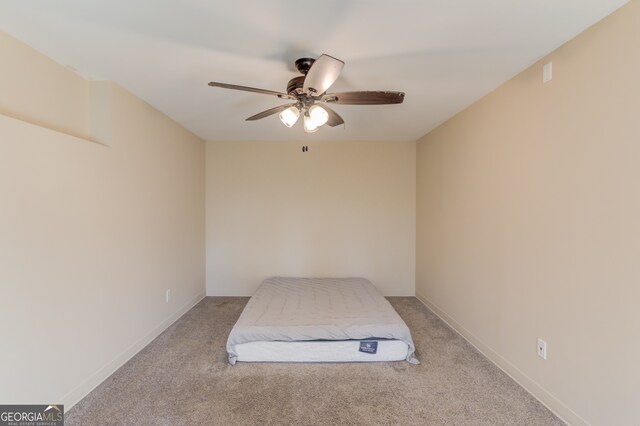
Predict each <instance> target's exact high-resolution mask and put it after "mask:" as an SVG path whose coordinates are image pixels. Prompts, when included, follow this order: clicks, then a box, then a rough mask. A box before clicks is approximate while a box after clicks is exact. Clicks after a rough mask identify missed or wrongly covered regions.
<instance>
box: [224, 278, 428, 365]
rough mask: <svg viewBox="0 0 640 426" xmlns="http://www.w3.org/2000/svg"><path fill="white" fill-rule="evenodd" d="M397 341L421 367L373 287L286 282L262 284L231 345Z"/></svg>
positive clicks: (348, 281)
mask: <svg viewBox="0 0 640 426" xmlns="http://www.w3.org/2000/svg"><path fill="white" fill-rule="evenodd" d="M375 338H380V339H396V340H401V341H403V342H405V343H406V344H407V346H408V351H407V357H406V360H407V361H408V362H410V363H412V364H419V361H418V360H417V358H416V357H415V346H414V344H413V339H412V338H411V332H410V331H409V328H408V327H407V325H406V324H405V322H404V321H403V320H402V318H400V315H398V313H397V312H396V311H395V309H393V307H392V306H391V304H390V303H389V302H388V301H387V300H386V299H385V298H384V297H383V296H382V294H380V292H378V290H377V289H376V288H375V287H374V285H373V284H371V282H370V281H369V280H367V279H364V278H285V277H273V278H268V279H266V280H264V281H263V282H262V284H261V285H260V287H259V288H258V290H257V291H256V293H255V294H254V295H253V296H252V297H251V298H250V299H249V302H248V303H247V305H246V306H245V308H244V310H243V311H242V314H241V315H240V318H239V319H238V322H237V323H236V324H235V325H234V327H233V329H232V330H231V333H230V334H229V339H228V340H227V352H228V354H229V362H230V363H231V364H235V363H236V361H237V359H238V354H237V352H236V351H235V346H236V345H238V344H242V343H249V342H270V341H283V342H294V341H305V340H370V339H375Z"/></svg>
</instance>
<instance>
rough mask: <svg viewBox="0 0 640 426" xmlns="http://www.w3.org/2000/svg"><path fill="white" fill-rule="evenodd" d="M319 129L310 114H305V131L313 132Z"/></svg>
mask: <svg viewBox="0 0 640 426" xmlns="http://www.w3.org/2000/svg"><path fill="white" fill-rule="evenodd" d="M317 130H318V125H317V124H316V123H315V122H314V121H313V119H312V118H311V117H310V116H309V114H305V115H304V131H305V132H307V133H313V132H315V131H317Z"/></svg>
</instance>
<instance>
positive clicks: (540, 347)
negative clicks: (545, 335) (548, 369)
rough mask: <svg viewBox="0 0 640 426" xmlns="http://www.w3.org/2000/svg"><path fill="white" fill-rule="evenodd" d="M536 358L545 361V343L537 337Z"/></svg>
mask: <svg viewBox="0 0 640 426" xmlns="http://www.w3.org/2000/svg"><path fill="white" fill-rule="evenodd" d="M538 356H539V357H540V358H542V359H547V342H545V341H544V340H542V339H541V338H539V337H538Z"/></svg>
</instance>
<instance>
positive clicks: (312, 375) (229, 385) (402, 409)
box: [65, 297, 563, 425]
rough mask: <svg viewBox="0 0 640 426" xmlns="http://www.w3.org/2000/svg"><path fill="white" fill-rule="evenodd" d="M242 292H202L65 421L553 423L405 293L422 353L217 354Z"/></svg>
mask: <svg viewBox="0 0 640 426" xmlns="http://www.w3.org/2000/svg"><path fill="white" fill-rule="evenodd" d="M247 300H248V298H243V297H207V298H205V299H204V300H203V301H202V302H200V303H199V304H198V305H197V306H195V307H194V308H193V309H191V310H190V311H189V312H188V313H187V314H185V315H184V316H183V317H182V318H181V319H180V320H178V321H177V322H176V323H175V324H173V325H172V326H171V327H169V328H168V329H167V330H166V331H165V332H164V333H162V334H161V335H160V336H159V337H158V338H157V339H156V340H154V341H153V342H152V343H151V344H149V345H148V346H147V347H146V348H144V349H143V350H142V351H141V352H140V353H139V354H138V355H136V356H135V357H134V358H132V359H131V360H130V361H129V362H127V363H126V364H125V365H124V366H123V367H122V368H120V369H119V370H118V371H116V372H115V373H114V374H113V375H112V376H111V377H109V378H108V379H107V380H105V382H104V383H102V384H101V385H100V386H98V387H97V388H96V389H95V390H94V391H93V392H91V393H90V394H89V395H88V396H87V397H86V398H84V399H83V400H82V401H80V402H79V403H78V404H77V405H76V406H75V407H73V408H72V409H71V410H70V411H69V412H68V413H67V415H66V419H65V420H66V421H67V422H66V423H67V424H68V425H87V424H91V425H98V424H118V425H120V424H122V425H124V424H131V425H134V424H135V425H145V424H154V425H199V424H203V425H204V424H213V425H258V424H269V425H277V424H284V425H396V424H397V425H431V424H433V425H440V424H455V425H464V424H472V425H496V424H500V425H554V424H563V423H562V422H561V421H560V420H559V419H558V418H556V417H555V416H554V415H553V414H552V413H551V412H550V411H549V410H547V409H546V408H545V407H544V406H542V405H541V404H540V403H539V402H538V401H536V400H535V399H534V398H533V397H532V396H530V395H529V394H528V393H527V392H526V391H524V390H523V389H522V388H521V387H520V386H519V385H518V384H516V383H515V382H514V381H513V380H511V379H510V378H509V377H508V376H507V375H506V374H504V373H503V372H502V371H500V370H499V369H498V368H497V367H495V366H494V365H493V364H491V363H490V362H489V361H488V360H486V359H485V358H484V357H483V356H482V355H481V354H480V353H478V352H477V351H476V350H475V349H474V348H473V347H472V346H471V345H469V344H468V343H467V342H466V341H465V340H464V339H462V338H461V337H460V336H458V335H457V334H456V333H455V332H453V331H452V330H451V329H450V328H449V327H448V326H447V325H446V324H444V323H443V322H442V321H441V320H440V319H439V318H438V317H436V316H435V315H434V314H433V313H432V312H431V311H429V310H428V309H427V308H426V307H424V305H422V304H421V303H420V301H418V300H417V299H416V298H413V297H392V298H389V300H390V302H391V303H392V304H393V306H394V307H395V308H396V310H397V311H398V313H399V314H400V315H401V316H402V318H403V319H404V320H405V322H406V323H407V325H408V326H409V328H410V329H411V332H412V334H413V339H414V341H415V344H416V347H417V350H418V357H419V359H420V360H421V362H422V364H420V365H411V364H409V363H407V362H405V361H403V362H390V363H360V364H247V363H238V364H237V365H236V366H231V365H229V364H228V363H227V354H226V351H225V344H226V339H227V335H228V334H229V331H230V330H231V327H232V326H233V324H234V323H235V321H236V320H237V318H238V316H239V315H240V312H241V311H242V309H243V307H244V305H245V304H246V302H247Z"/></svg>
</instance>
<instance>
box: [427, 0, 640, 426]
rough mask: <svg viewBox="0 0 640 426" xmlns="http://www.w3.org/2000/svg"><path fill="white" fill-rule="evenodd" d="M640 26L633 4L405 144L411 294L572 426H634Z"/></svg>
mask: <svg viewBox="0 0 640 426" xmlns="http://www.w3.org/2000/svg"><path fill="white" fill-rule="evenodd" d="M639 22H640V2H638V1H632V2H631V3H630V4H629V5H627V6H626V7H623V8H622V9H621V10H619V11H618V12H616V13H614V14H613V15H612V16H610V17H609V18H607V19H605V20H604V21H602V22H600V23H599V24H597V25H595V26H594V27H592V28H591V29H589V30H588V31H586V32H585V33H583V34H581V35H580V36H578V37H577V38H575V39H574V40H572V41H570V42H569V43H567V44H566V45H565V46H563V47H561V48H560V49H558V50H557V51H555V52H553V53H552V54H551V55H549V56H548V57H547V58H545V59H544V60H542V61H540V62H539V63H537V64H535V65H534V66H532V67H531V68H529V69H527V70H526V71H524V72H523V73H521V74H520V75H518V76H517V77H515V78H514V79H513V80H511V81H509V82H508V83H506V84H504V85H503V86H502V87H500V88H499V89H497V90H496V91H495V92H493V93H491V94H490V95H488V96H486V97H485V98H484V99H482V100H480V101H479V102H477V103H476V104H474V105H473V106H472V107H470V108H469V109H467V110H466V111H464V112H462V113H460V114H459V115H457V116H456V117H454V118H453V119H451V120H450V121H448V122H447V123H445V124H444V125H442V126H441V127H439V128H438V129H436V130H434V131H433V132H431V133H430V134H428V135H427V136H425V137H424V138H422V139H421V140H420V141H419V142H418V148H417V163H418V166H417V194H418V195H417V212H418V213H417V256H416V262H417V268H416V269H417V273H416V291H417V294H418V296H419V297H420V298H422V299H423V300H424V301H426V302H427V303H428V304H430V305H431V306H432V307H434V309H435V310H436V311H437V312H438V313H439V314H440V315H442V316H443V317H444V318H445V319H447V320H448V321H449V322H450V323H451V324H452V325H454V326H455V327H457V328H458V330H460V331H461V332H462V333H463V334H464V335H466V336H467V337H468V338H469V339H470V340H471V341H472V342H473V343H474V344H476V346H478V347H479V348H480V349H481V350H482V351H483V352H485V353H486V354H487V355H489V356H490V357H491V358H493V359H494V360H495V361H496V362H497V363H498V364H499V365H501V366H502V367H503V368H504V369H505V370H507V371H508V372H509V373H510V374H512V375H513V376H514V377H515V378H516V379H518V380H519V381H520V382H521V383H523V384H524V385H525V386H526V387H527V388H529V389H530V390H531V391H532V392H533V393H534V394H536V395H537V396H538V397H539V398H540V399H542V400H543V401H544V402H545V403H547V404H548V405H549V406H550V407H552V408H553V409H554V410H556V411H557V412H558V413H560V414H561V415H562V416H563V417H564V418H565V419H566V420H568V421H570V422H572V423H574V424H581V423H586V422H590V423H592V424H597V425H613V424H615V425H623V424H629V425H631V424H638V418H639V417H638V407H639V406H640V362H639V360H640V308H639V306H640V305H639V301H640V117H639V112H640V77H639V76H640V25H638V23H639ZM548 61H553V71H554V79H553V80H552V81H551V82H549V83H547V84H545V85H543V84H542V65H543V64H544V63H546V62H548ZM538 337H541V338H543V339H545V340H546V341H547V344H548V359H547V360H546V361H544V360H542V359H541V358H539V357H538V356H537V355H536V339H537V338H538Z"/></svg>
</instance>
